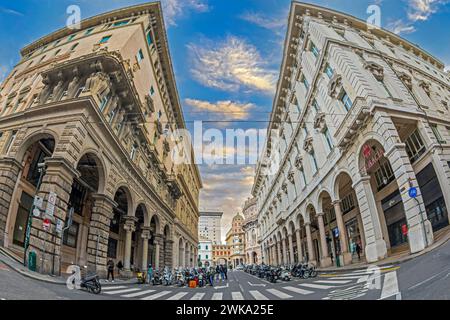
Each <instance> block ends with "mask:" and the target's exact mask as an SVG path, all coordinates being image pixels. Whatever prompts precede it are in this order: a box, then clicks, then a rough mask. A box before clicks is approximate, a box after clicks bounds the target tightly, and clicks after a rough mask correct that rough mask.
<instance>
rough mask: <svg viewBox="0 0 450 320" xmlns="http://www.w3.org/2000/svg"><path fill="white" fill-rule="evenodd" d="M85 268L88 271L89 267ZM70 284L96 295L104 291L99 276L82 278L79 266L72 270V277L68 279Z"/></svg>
mask: <svg viewBox="0 0 450 320" xmlns="http://www.w3.org/2000/svg"><path fill="white" fill-rule="evenodd" d="M84 268H85V269H86V268H87V267H86V266H85V267H84ZM80 276H81V278H80ZM77 279H78V281H77ZM68 282H72V285H75V287H76V288H78V289H86V290H87V291H89V292H92V293H94V294H99V293H100V292H101V291H102V286H101V284H100V278H99V277H98V275H96V274H93V275H86V276H82V274H81V270H80V268H79V267H78V266H76V267H75V269H72V276H71V278H70V279H68ZM77 285H78V286H77Z"/></svg>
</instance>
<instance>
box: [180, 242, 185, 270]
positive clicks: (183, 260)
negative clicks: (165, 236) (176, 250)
mask: <svg viewBox="0 0 450 320" xmlns="http://www.w3.org/2000/svg"><path fill="white" fill-rule="evenodd" d="M180 258H181V259H180V260H181V261H180V267H182V268H184V267H185V266H186V261H185V258H186V243H185V242H184V241H183V246H182V248H181V255H180Z"/></svg>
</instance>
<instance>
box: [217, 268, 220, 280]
mask: <svg viewBox="0 0 450 320" xmlns="http://www.w3.org/2000/svg"><path fill="white" fill-rule="evenodd" d="M219 279H220V267H219V265H217V266H216V281H217V282H219Z"/></svg>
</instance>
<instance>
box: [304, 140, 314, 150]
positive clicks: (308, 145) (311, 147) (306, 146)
mask: <svg viewBox="0 0 450 320" xmlns="http://www.w3.org/2000/svg"><path fill="white" fill-rule="evenodd" d="M303 149H304V150H305V151H306V152H308V153H313V151H314V145H313V138H312V137H308V138H306V139H305V143H304V144H303Z"/></svg>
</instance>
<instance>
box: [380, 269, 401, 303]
mask: <svg viewBox="0 0 450 320" xmlns="http://www.w3.org/2000/svg"><path fill="white" fill-rule="evenodd" d="M399 293H400V291H399V289H398V281H397V272H396V271H392V272H389V273H387V274H386V275H385V276H384V282H383V289H382V290H381V297H380V300H382V299H386V298H389V297H392V296H396V298H397V300H400V299H401V298H400V299H399V297H400V296H399Z"/></svg>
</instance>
